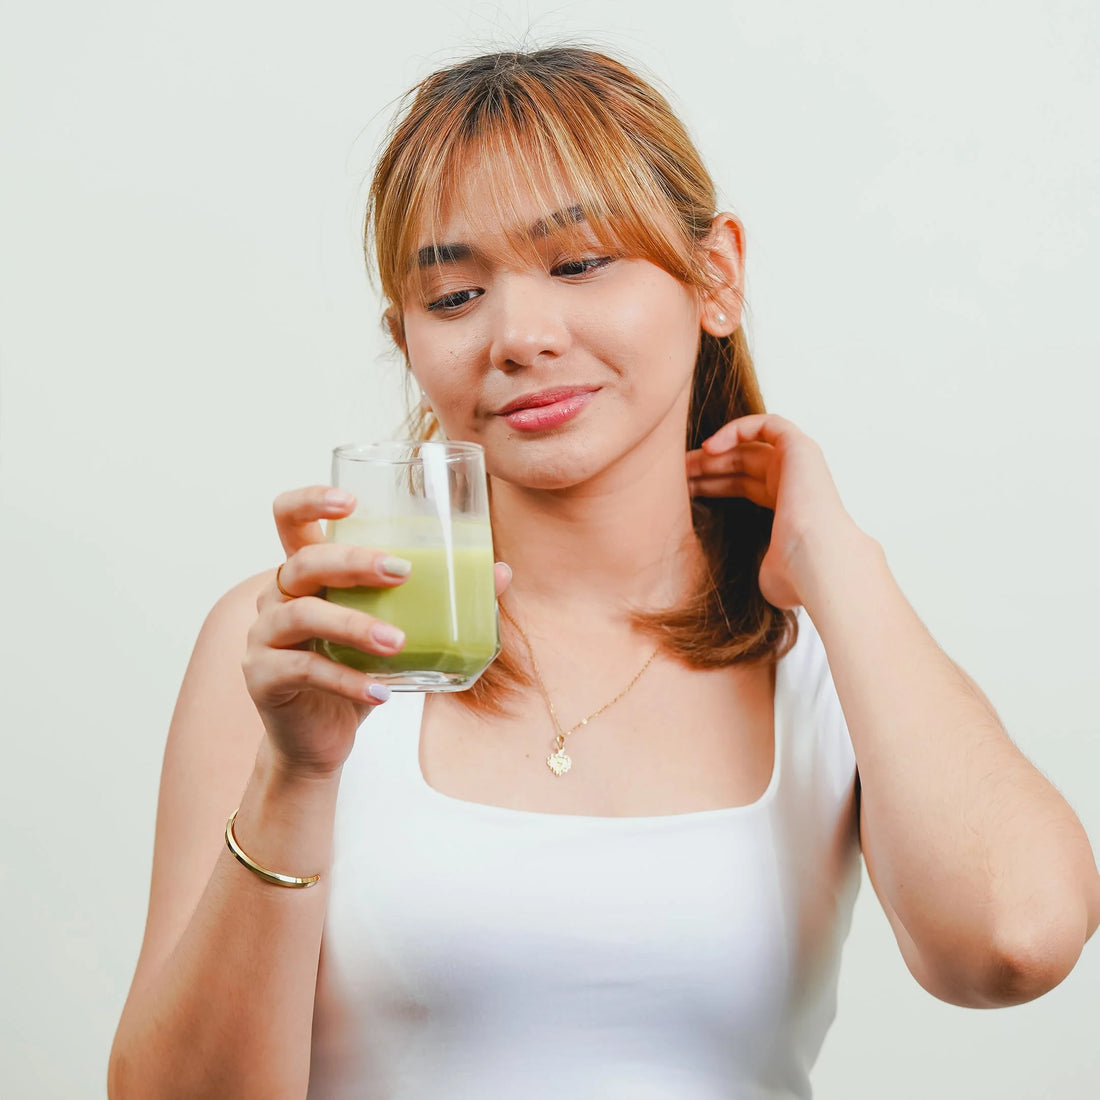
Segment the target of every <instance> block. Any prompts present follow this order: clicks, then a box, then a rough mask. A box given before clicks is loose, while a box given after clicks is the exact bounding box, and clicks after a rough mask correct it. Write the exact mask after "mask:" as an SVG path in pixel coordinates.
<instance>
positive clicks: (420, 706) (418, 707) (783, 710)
mask: <svg viewBox="0 0 1100 1100" xmlns="http://www.w3.org/2000/svg"><path fill="white" fill-rule="evenodd" d="M799 618H800V619H801V616H799ZM801 635H802V632H801V631H799V636H798V638H796V640H795V644H794V645H793V646H792V647H791V648H790V649H789V650H788V651H787V652H786V653H785V654H784V655H783V656H782V657H780V658H779V660H778V661H776V662H775V684H774V686H773V694H772V769H771V775H770V776H769V777H768V784H767V786H766V787H765V788H764V790H763V791H762V792H761V794H760V795H758V796H757V797H756V798H755V799H754V800H753V801H752V802H743V803H741V804H740V805H737V806H719V807H717V808H715V809H710V810H687V811H685V812H683V813H674V814H574V813H554V812H552V811H549V810H519V809H516V808H515V807H514V806H499V805H497V804H496V803H494V802H477V801H475V800H473V799H469V798H458V797H457V796H455V795H451V794H444V793H443V791H441V790H438V789H437V788H435V787H433V786H432V785H431V784H430V783H429V782H428V780H427V778H426V776H425V775H424V771H423V768H422V767H421V765H420V743H421V738H422V737H423V724H424V696H425V694H426V693H425V692H415V693H414V692H408V693H407V694H408V695H413V696H415V697H414V698H413V699H411V700H410V702H409V704H408V705H409V708H410V710H412V711H413V714H412V716H411V722H410V724H411V725H412V726H413V727H414V728H415V730H416V736H415V737H413V738H409V740H410V741H411V742H412V746H413V752H412V758H411V772H412V780H413V783H414V785H415V786H416V787H417V788H419V789H420V790H421V791H422V792H423V795H424V797H427V798H429V799H433V800H435V801H436V802H438V803H439V804H440V805H441V806H449V807H450V808H453V809H454V810H459V811H466V812H470V813H479V814H482V815H485V816H494V815H495V816H501V815H504V816H508V817H512V818H513V819H515V818H519V819H527V820H530V821H540V820H546V819H555V818H560V819H562V820H564V821H567V822H569V821H573V822H580V821H584V822H595V821H599V822H617V823H620V825H621V823H623V822H628V823H631V822H632V823H635V824H637V823H647V824H654V823H656V822H676V821H680V822H687V821H700V820H707V819H711V818H715V817H719V818H721V817H739V816H742V815H746V814H750V813H752V812H753V811H756V810H762V809H764V808H765V807H767V806H769V805H770V804H771V803H772V802H774V801H775V794H776V791H777V790H778V788H779V781H780V778H781V776H782V770H783V768H782V761H783V750H784V747H785V745H786V740H787V738H786V733H787V731H786V728H785V725H786V719H787V706H786V698H785V692H786V679H787V677H786V670H787V661H788V658H790V656H791V655H792V654H793V653H794V651H795V649H797V648H798V643H799V641H801ZM403 694H405V693H403ZM394 701H396V700H391V703H392V702H394Z"/></svg>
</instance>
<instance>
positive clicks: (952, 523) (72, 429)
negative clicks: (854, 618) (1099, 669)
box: [0, 0, 1100, 1100]
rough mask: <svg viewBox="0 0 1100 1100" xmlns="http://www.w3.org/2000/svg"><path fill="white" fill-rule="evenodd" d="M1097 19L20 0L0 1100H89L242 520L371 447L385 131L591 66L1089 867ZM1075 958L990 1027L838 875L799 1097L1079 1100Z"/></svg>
mask: <svg viewBox="0 0 1100 1100" xmlns="http://www.w3.org/2000/svg"><path fill="white" fill-rule="evenodd" d="M1097 13H1098V7H1097V5H1096V4H1095V3H1094V2H1092V0H1080V2H1073V0H1061V2H1042V3H1041V2H1037V0H1032V2H1022V0H1000V2H993V0H986V2H982V0H932V2H923V3H920V4H915V3H909V4H902V3H899V2H886V3H883V2H882V0H859V2H857V0H849V2H840V3H831V4H817V3H811V2H795V0H785V2H775V0H759V2H755V3H749V2H744V0H735V2H730V3H704V2H691V0H685V2H679V3H669V2H660V3H658V2H655V0H628V2H616V0H565V2H552V3H551V2H546V3H543V2H538V3H530V4H508V3H504V2H503V0H502V2H495V3H485V4H475V5H474V6H473V7H472V8H467V7H466V6H464V5H463V4H462V3H460V2H454V0H448V2H439V0H412V2H409V3H400V4H393V5H387V6H384V7H383V6H381V5H374V4H369V3H367V2H365V0H361V2H358V3H350V2H331V3H323V2H322V3H317V4H302V3H286V2H283V0H280V2H270V0H269V2H263V3H259V2H225V0H221V2H217V3H214V2H211V0H192V2H191V3H188V4H171V5H165V4H160V3H149V2H147V0H146V2H141V3H138V2H136V0H130V2H121V0H115V2H106V3H103V2H100V3H77V2H76V0H69V2H66V3H62V2H51V0H37V2H35V3H33V4H32V3H29V2H24V3H22V4H19V3H14V2H12V3H8V4H5V5H4V7H3V9H2V12H0V104H2V106H0V157H2V159H3V168H2V172H0V372H2V373H0V401H2V410H0V492H2V506H0V516H2V523H3V550H2V554H3V560H2V562H0V586H2V592H3V595H2V596H0V609H2V610H0V614H2V616H3V624H4V629H3V647H4V652H3V657H2V662H0V675H2V677H3V702H2V710H0V714H2V718H0V722H2V728H3V731H4V735H3V745H4V767H3V780H2V786H3V795H2V799H0V817H2V819H3V824H4V836H3V844H2V846H0V850H2V852H3V855H2V856H0V863H2V867H3V881H2V884H0V885H2V889H3V906H2V909H0V922H2V924H3V935H2V938H0V943H2V945H3V953H4V956H3V960H2V968H0V974H2V975H3V980H2V981H0V1017H2V1018H0V1045H2V1048H0V1054H2V1060H3V1065H4V1072H3V1082H4V1084H3V1086H2V1088H3V1092H4V1095H5V1096H10V1097H14V1098H18V1100H22V1098H25V1097H26V1098H34V1100H37V1098H58V1100H73V1098H82V1097H97V1096H101V1095H102V1093H103V1079H104V1072H105V1065H106V1057H107V1050H108V1046H109V1043H110V1039H111V1035H112V1033H113V1030H114V1026H115V1022H116V1020H117V1017H118V1013H119V1011H120V1009H121V1005H122V1000H123V997H124V995H125V992H126V988H127V985H128V983H129V979H130V973H131V969H132V966H133V963H134V960H135V956H136V952H137V948H138V943H139V939H140V935H141V928H142V924H143V920H144V906H145V894H146V889H147V876H148V871H149V861H150V854H151V843H152V824H153V813H154V806H155V800H156V787H157V775H158V770H159V765H160V755H161V750H162V746H163V741H164V736H165V730H166V727H167V723H168V719H169V715H170V712H171V708H172V703H173V699H174V696H175V692H176V689H177V687H178V684H179V680H180V676H181V675H182V672H183V668H184V665H185V662H186V660H187V655H188V652H189V650H190V647H191V644H192V641H193V639H194V636H195V633H196V631H197V629H198V627H199V624H200V622H201V621H202V618H203V615H204V614H205V612H206V610H207V608H208V607H209V606H210V604H211V603H212V602H213V601H214V600H215V599H216V598H217V596H218V595H219V594H220V593H221V592H222V591H224V590H225V589H226V588H227V587H229V586H230V585H231V584H233V583H234V582H235V581H236V580H237V579H239V578H240V577H242V576H244V575H247V574H249V573H252V572H255V571H257V570H260V569H262V568H264V567H266V566H268V565H270V564H273V563H274V562H275V561H276V560H277V543H276V540H275V538H274V535H273V532H272V528H271V524H270V519H269V511H270V508H269V502H270V500H271V498H272V497H273V496H274V495H275V493H276V492H277V491H279V490H281V489H283V488H287V487H291V486H295V485H299V484H302V483H308V482H312V481H315V480H321V479H323V478H324V477H325V476H326V469H327V453H328V451H329V448H330V447H331V446H332V445H334V444H335V443H339V442H343V441H346V440H348V439H353V438H354V439H361V438H368V437H371V436H379V435H387V434H390V432H391V430H392V427H393V425H394V423H395V419H396V410H397V408H398V405H399V391H400V386H399V378H400V371H399V369H398V366H397V364H396V363H395V362H394V361H393V360H392V359H390V358H387V355H386V350H385V343H384V341H383V339H382V335H381V329H380V326H379V323H378V313H379V307H378V302H377V300H376V297H375V296H374V294H373V293H372V291H371V290H370V289H369V287H368V284H367V281H366V279H365V277H364V275H363V274H362V269H361V264H360V259H359V255H358V251H357V243H356V242H357V235H358V230H359V222H360V207H361V201H362V197H363V176H364V173H365V172H366V169H367V166H368V164H369V162H370V158H371V153H372V150H373V149H374V147H375V145H376V142H377V139H378V136H379V134H380V128H381V125H382V123H383V121H384V119H385V118H387V117H388V115H389V109H388V104H389V103H390V102H391V101H392V100H393V99H394V97H395V96H397V95H398V94H399V93H400V92H401V91H403V90H404V89H405V88H406V87H407V86H408V85H409V84H410V83H412V82H413V81H414V80H415V79H417V78H419V77H421V76H423V75H425V74H426V73H427V71H429V69H430V68H432V67H435V66H436V65H438V64H441V63H443V62H445V61H446V60H448V59H449V58H451V57H452V56H453V54H454V52H455V51H457V50H460V49H463V48H466V47H469V46H471V45H473V46H477V45H499V44H502V43H504V44H507V43H509V42H513V41H515V40H516V39H518V38H520V37H521V36H522V35H523V34H524V33H525V32H527V31H528V30H530V32H531V35H532V37H533V39H534V40H535V41H537V42H545V41H547V40H550V39H553V38H554V37H555V36H557V35H559V34H561V33H573V34H577V33H580V34H585V35H587V36H589V37H591V38H593V39H595V40H596V41H597V42H602V43H606V44H610V45H613V46H615V47H618V48H620V49H623V50H625V51H627V52H628V53H630V54H631V55H633V56H634V57H635V58H637V59H638V60H639V61H640V62H642V63H643V64H644V65H646V66H648V67H649V68H650V69H651V70H652V71H654V72H655V73H656V74H657V75H658V76H659V77H660V78H662V79H663V80H664V81H665V82H666V83H667V85H668V86H669V87H671V88H672V89H674V90H675V99H676V102H677V103H678V105H679V107H680V108H681V109H682V111H683V113H684V115H685V116H686V118H687V120H688V121H689V123H690V125H691V127H692V129H693V131H694V133H695V134H696V136H697V138H698V139H699V141H700V143H701V146H702V148H703V151H704V154H705V156H706V157H707V159H708V161H709V163H710V165H711V167H712V169H713V171H714V173H715V175H716V177H717V178H718V180H719V181H720V184H721V186H722V188H723V189H724V193H725V195H726V197H727V201H728V203H729V205H730V206H732V208H733V209H734V210H735V211H736V212H737V213H738V214H739V215H740V216H742V217H743V219H744V220H745V223H746V225H747V227H748V243H749V253H748V258H749V272H750V275H749V294H750V301H751V306H752V313H751V318H750V334H751V336H752V337H753V343H754V347H755V350H756V353H757V357H758V364H759V368H760V374H761V378H762V382H763V386H764V391H765V395H766V397H767V399H768V401H769V403H770V406H771V407H772V408H773V409H774V410H775V411H778V412H782V413H783V414H785V415H787V416H789V417H790V418H792V419H793V420H795V421H796V422H797V423H799V424H800V425H801V426H802V427H803V428H804V429H805V430H807V431H808V432H809V433H810V434H811V435H813V436H814V437H815V438H817V439H818V440H819V441H820V442H821V444H822V445H823V447H824V448H825V452H826V455H827V457H828V458H829V460H830V462H831V465H832V468H833V470H834V473H835V476H836V479H837V481H838V483H839V485H840V487H841V491H842V493H843V496H844V498H845V501H846V502H847V504H848V506H849V507H850V509H851V510H852V512H853V513H854V515H855V516H856V518H857V520H858V521H859V522H860V523H862V524H863V525H864V526H865V528H866V529H867V530H868V531H870V532H871V533H872V534H874V535H875V536H876V537H877V538H878V539H879V540H880V541H881V542H882V543H883V544H884V545H885V547H886V549H887V552H888V555H889V559H890V562H891V565H892V566H893V568H894V570H895V572H896V574H897V576H898V577H899V579H900V581H901V583H902V585H903V587H904V588H905V590H906V592H907V593H908V594H909V596H910V598H911V599H912V601H913V603H914V604H915V606H916V608H917V610H918V611H919V612H920V614H921V615H922V616H923V617H924V619H925V621H926V622H927V623H928V625H929V627H930V628H931V630H932V631H933V633H934V634H935V635H936V637H937V638H938V639H939V640H940V641H941V642H942V643H943V644H944V646H945V647H946V648H947V650H948V651H949V652H950V653H951V654H952V655H953V656H954V657H955V658H957V659H958V660H959V661H960V662H961V663H962V664H963V665H964V666H965V667H966V668H967V669H968V670H969V671H970V672H971V673H972V674H973V675H974V676H975V677H976V678H977V679H978V681H979V682H980V683H981V684H982V685H983V686H984V687H985V688H986V690H987V691H988V693H989V694H990V695H991V696H992V698H993V700H994V701H995V703H996V704H997V706H998V707H999V708H1000V711H1001V713H1002V715H1003V717H1004V719H1005V721H1006V723H1007V725H1008V726H1009V728H1010V729H1011V731H1012V733H1013V735H1014V736H1015V737H1016V738H1017V740H1018V742H1019V743H1020V745H1021V746H1022V747H1023V748H1024V749H1025V751H1026V752H1028V753H1029V755H1030V756H1031V757H1032V759H1033V760H1035V761H1036V763H1037V764H1038V765H1039V766H1040V767H1041V768H1042V769H1043V770H1044V771H1045V772H1046V773H1047V774H1048V775H1049V776H1050V777H1051V779H1052V780H1053V781H1054V782H1055V783H1057V785H1058V786H1059V787H1060V788H1061V789H1062V790H1063V791H1064V793H1065V794H1066V796H1067V797H1068V798H1069V799H1070V801H1071V802H1072V804H1073V805H1074V806H1075V807H1076V809H1077V810H1078V812H1079V813H1080V815H1081V817H1082V819H1083V821H1084V823H1085V825H1086V828H1087V829H1088V830H1089V832H1090V835H1091V836H1092V839H1093V841H1094V843H1096V842H1100V784H1098V782H1097V776H1098V772H1100V749H1098V747H1097V738H1096V732H1097V724H1098V722H1097V717H1096V685H1097V674H1096V666H1097V657H1098V652H1097V649H1098V647H1097V644H1096V633H1095V623H1096V620H1097V616H1098V613H1100V582H1098V580H1097V544H1098V539H1097V535H1098V530H1097V528H1098V523H1097V511H1098V509H1097V501H1096V490H1095V481H1096V473H1097V461H1096V423H1097V418H1096V406H1097V398H1098V395H1100V393H1098V384H1097V369H1098V367H1097V364H1098V362H1100V336H1098V332H1097V326H1096V320H1095V318H1096V313H1097V311H1096V300H1097V297H1098V294H1097V291H1098V289H1100V287H1098V278H1097V255H1098V254H1100V206H1098V203H1097V200H1096V196H1097V193H1098V190H1100V178H1098V176H1100V137H1098V135H1100V126H1097V119H1096V106H1097V104H1098V103H1100V79H1098V75H1097V74H1098V66H1097V61H1096V59H1097V57H1098V56H1100V24H1098V15H1097ZM1098 1002H1100V948H1098V947H1097V945H1096V944H1091V945H1090V946H1089V948H1088V949H1087V950H1086V953H1085V956H1084V958H1083V960H1082V962H1081V964H1080V965H1079V967H1078V969H1077V970H1076V971H1075V973H1074V974H1073V975H1072V976H1071V977H1070V979H1069V980H1068V981H1066V982H1065V983H1064V985H1063V986H1062V987H1060V988H1059V989H1057V990H1055V991H1054V992H1053V993H1051V994H1049V995H1048V996H1047V997H1045V998H1043V999H1042V1000H1040V1001H1038V1002H1036V1003H1034V1004H1031V1005H1028V1006H1025V1007H1021V1008H1017V1009H1011V1010H1002V1011H998V1012H987V1013H979V1012H973V1011H965V1010H961V1009H957V1008H951V1007H949V1006H947V1005H943V1004H940V1003H939V1002H937V1001H935V1000H933V999H932V998H931V997H929V996H928V995H927V994H925V993H924V992H922V991H921V989H920V988H919V987H918V986H917V985H916V984H915V982H914V981H913V980H912V979H911V978H910V977H909V975H908V973H907V972H906V971H905V969H904V967H903V964H902V962H901V958H900V955H899V953H898V951H897V949H896V947H895V946H894V944H893V941H892V938H891V936H890V933H889V930H888V927H887V925H886V921H885V919H884V918H883V916H882V914H881V912H880V911H879V909H878V907H877V904H876V902H875V899H874V896H873V894H872V892H871V890H870V889H869V888H868V887H867V886H866V885H865V888H864V891H863V893H862V895H861V897H860V900H859V904H858V908H857V914H856V920H855V927H854V929H853V933H852V937H851V940H850V941H849V945H848V948H847V950H846V954H845V961H844V969H843V977H842V981H841V988H840V1013H839V1018H838V1022H837V1024H836V1026H835V1028H834V1030H833V1031H832V1033H831V1035H830V1037H829V1039H828V1040H827V1042H826V1046H825V1049H824V1052H823V1055H822V1058H821V1061H820V1063H819V1066H818V1069H817V1071H816V1074H815V1080H816V1084H817V1087H818V1096H819V1097H820V1098H821V1100H883V1098H890V1100H903V1098H918V1097H920V1098H925V1097H937V1098H947V1100H956V1098H957V1100H964V1098H965V1100H982V1098H987V1097H988V1098H994V1097H996V1098H998V1100H1008V1098H1032V1097H1056V1098H1059V1100H1085V1098H1087V1097H1093V1096H1095V1095H1096V1094H1097V1080H1098V1078H1100V1064H1098V1057H1100V1056H1098V1053H1097V1049H1098V1048H1097V1030H1096V1028H1097V1025H1096V1019H1097V1015H1096V1013H1097V1008H1096V1006H1097V1004H1098Z"/></svg>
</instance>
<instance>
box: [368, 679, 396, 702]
mask: <svg viewBox="0 0 1100 1100" xmlns="http://www.w3.org/2000/svg"><path fill="white" fill-rule="evenodd" d="M391 694H392V692H391V691H390V689H389V688H388V687H386V685H385V684H371V686H370V687H369V688H367V698H368V699H373V700H374V701H375V702H376V703H384V702H385V701H386V700H387V699H388V698H389V697H390V695H391Z"/></svg>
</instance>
